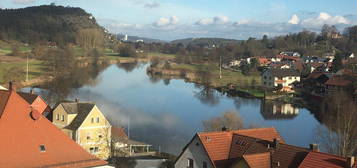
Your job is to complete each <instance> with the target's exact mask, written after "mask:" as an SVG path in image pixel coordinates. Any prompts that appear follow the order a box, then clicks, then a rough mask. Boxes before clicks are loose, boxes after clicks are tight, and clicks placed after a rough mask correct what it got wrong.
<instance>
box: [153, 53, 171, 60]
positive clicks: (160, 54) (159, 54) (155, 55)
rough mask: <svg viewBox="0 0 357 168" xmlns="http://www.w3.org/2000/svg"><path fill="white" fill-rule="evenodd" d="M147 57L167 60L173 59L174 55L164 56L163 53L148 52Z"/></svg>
mask: <svg viewBox="0 0 357 168" xmlns="http://www.w3.org/2000/svg"><path fill="white" fill-rule="evenodd" d="M148 57H149V58H151V57H160V58H167V59H174V58H175V55H174V54H164V53H158V52H149V53H148Z"/></svg>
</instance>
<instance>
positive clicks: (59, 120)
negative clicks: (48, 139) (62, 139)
mask: <svg viewBox="0 0 357 168" xmlns="http://www.w3.org/2000/svg"><path fill="white" fill-rule="evenodd" d="M75 116H76V114H71V117H70V119H72V120H73V118H74V117H75ZM52 122H53V124H54V125H56V126H57V127H58V128H61V129H62V128H63V127H65V126H67V125H68V124H69V123H70V121H69V118H68V114H67V112H66V111H65V110H64V108H63V107H62V105H59V106H57V107H56V108H55V109H54V110H53V116H52Z"/></svg>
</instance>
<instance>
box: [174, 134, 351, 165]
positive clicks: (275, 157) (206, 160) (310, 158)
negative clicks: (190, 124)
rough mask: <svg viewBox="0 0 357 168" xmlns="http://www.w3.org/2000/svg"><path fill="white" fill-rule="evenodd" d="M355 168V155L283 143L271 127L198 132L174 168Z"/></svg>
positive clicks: (313, 146) (314, 146)
mask: <svg viewBox="0 0 357 168" xmlns="http://www.w3.org/2000/svg"><path fill="white" fill-rule="evenodd" d="M277 167H282V168H288V167H289V168H309V167H314V168H327V167H335V168H357V164H356V160H355V158H354V157H348V158H343V157H339V156H336V155H331V154H326V153H321V152H319V149H318V145H316V144H311V145H310V146H309V148H302V147H297V146H292V145H288V144H285V142H284V140H283V139H282V138H281V137H280V135H279V133H278V132H277V131H276V130H275V129H274V128H258V129H247V130H235V131H227V130H222V131H217V132H205V133H197V134H196V135H195V136H194V137H193V138H192V140H191V141H190V142H189V143H188V144H187V145H186V146H185V147H184V149H183V151H182V153H181V154H180V155H179V157H178V158H177V160H176V162H175V168H277Z"/></svg>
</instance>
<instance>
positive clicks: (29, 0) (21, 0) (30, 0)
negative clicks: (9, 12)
mask: <svg viewBox="0 0 357 168" xmlns="http://www.w3.org/2000/svg"><path fill="white" fill-rule="evenodd" d="M35 1H36V0H13V2H14V3H17V4H28V3H33V2H35Z"/></svg>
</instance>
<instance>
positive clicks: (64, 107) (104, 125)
mask: <svg viewBox="0 0 357 168" xmlns="http://www.w3.org/2000/svg"><path fill="white" fill-rule="evenodd" d="M52 120H53V124H54V125H56V126H57V127H58V128H60V129H61V130H62V131H63V132H65V134H66V135H68V136H69V137H70V138H72V139H73V140H74V141H76V142H77V143H78V144H79V145H80V146H82V147H83V148H84V149H85V150H86V151H88V152H89V153H91V154H93V155H96V156H97V157H99V158H102V159H107V158H108V157H109V156H110V153H111V124H110V123H109V121H108V120H107V119H106V117H105V116H104V115H103V113H102V112H101V111H100V110H99V108H98V107H97V106H96V105H95V104H93V103H85V102H79V101H78V100H77V101H75V102H66V103H61V104H59V105H58V106H57V107H56V108H55V109H54V110H53V119H52Z"/></svg>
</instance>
